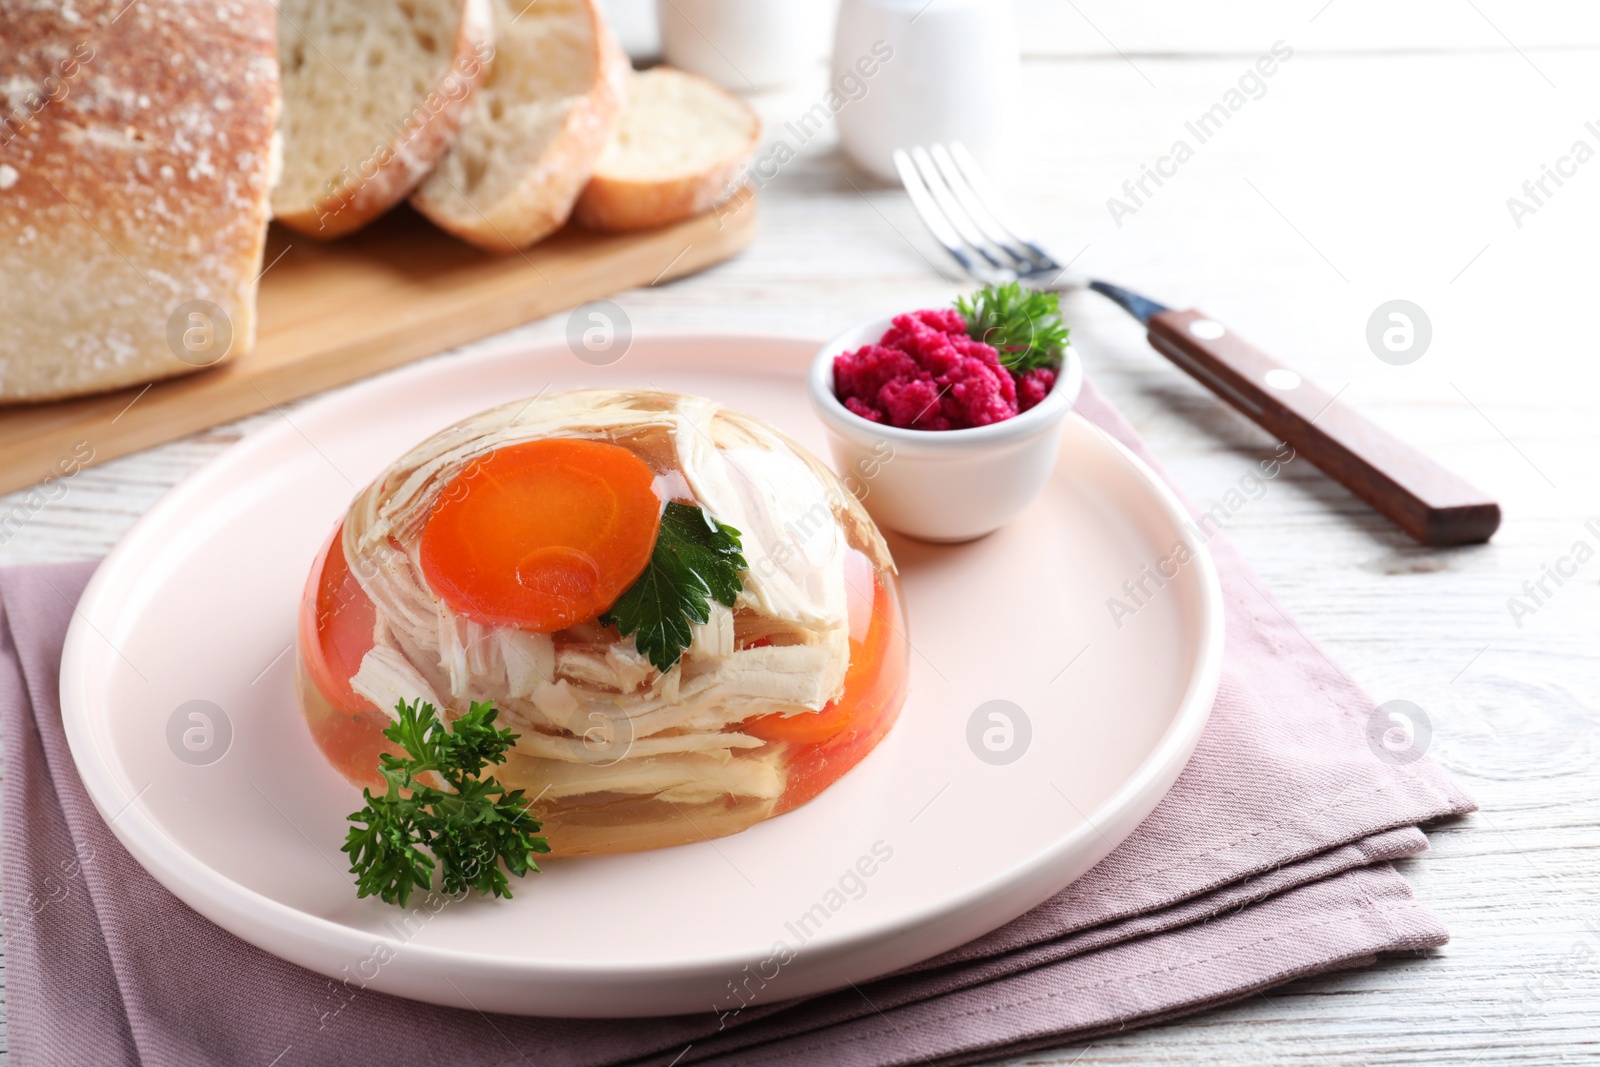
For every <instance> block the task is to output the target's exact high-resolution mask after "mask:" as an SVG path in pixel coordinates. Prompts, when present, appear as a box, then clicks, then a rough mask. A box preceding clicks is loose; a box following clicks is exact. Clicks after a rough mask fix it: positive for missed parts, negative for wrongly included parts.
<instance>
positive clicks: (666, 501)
mask: <svg viewBox="0 0 1600 1067" xmlns="http://www.w3.org/2000/svg"><path fill="white" fill-rule="evenodd" d="M299 653H300V657H299V658H300V663H299V685H300V695H301V703H302V707H303V710H304V712H305V717H306V721H307V722H308V723H309V724H310V727H311V732H312V735H313V736H314V737H315V739H316V742H317V744H318V745H319V746H320V747H321V749H322V751H323V753H324V754H325V755H326V756H327V758H328V760H329V761H330V762H331V763H332V764H333V765H334V767H336V768H337V769H338V770H339V771H340V772H341V773H342V774H344V776H345V777H346V778H348V779H349V780H350V781H352V782H354V783H356V784H358V785H372V786H374V787H377V786H379V785H381V780H380V779H379V777H378V774H377V768H378V759H379V755H380V753H382V752H386V751H395V749H394V747H393V746H392V745H391V744H390V742H389V741H388V740H387V739H386V738H385V737H384V736H383V734H382V731H383V730H384V728H386V727H388V726H389V725H390V723H391V721H392V716H393V715H394V709H395V707H396V705H397V703H398V702H400V701H406V702H410V701H415V700H421V701H426V702H427V703H429V704H432V705H434V706H435V707H436V708H438V709H441V711H442V714H443V716H444V718H445V719H447V720H448V719H450V718H452V717H453V716H456V715H460V714H462V713H464V712H465V711H466V710H467V709H468V708H469V706H470V705H471V703H472V702H474V701H491V702H493V703H494V704H495V705H496V707H498V708H499V709H500V719H499V724H500V725H501V726H506V727H510V728H511V729H514V730H515V731H516V732H517V734H518V735H519V736H518V739H517V741H516V743H515V747H514V748H513V750H512V751H511V752H510V753H509V755H508V757H507V759H506V762H505V763H504V764H503V765H500V766H497V767H496V768H495V769H494V774H495V777H496V778H497V779H498V780H499V781H500V782H501V783H503V784H505V785H507V786H510V787H518V788H522V789H524V790H525V791H526V796H527V797H528V798H530V799H531V800H532V805H531V813H532V814H533V815H534V817H536V818H538V819H539V820H540V821H542V822H543V823H544V829H543V833H544V835H545V836H546V837H547V838H548V840H549V843H550V846H551V848H552V850H553V851H554V853H555V854H557V855H579V854H585V853H597V852H623V851H633V850H637V849H647V848H659V847H663V846H667V845H674V844H680V843H683V842H687V841H695V840H700V839H702V838H704V837H715V836H721V835H724V834H730V833H734V832H737V831H739V830H743V829H745V828H746V827H748V826H750V825H752V824H754V823H756V822H759V821H761V820H763V819H767V818H770V817H772V816H774V815H778V814H781V813H783V812H785V811H788V810H790V809H792V808H794V807H796V806H798V805H800V804H804V803H805V802H806V801H808V800H810V799H812V798H813V797H815V796H816V795H817V794H818V793H820V792H821V791H822V790H823V789H825V788H827V787H828V786H829V785H830V784H832V783H833V782H834V781H835V780H837V779H838V778H839V777H840V776H841V775H842V774H844V773H845V772H846V771H847V770H849V769H850V768H851V767H853V766H854V765H855V764H856V763H857V762H859V761H860V760H861V758H862V757H863V756H865V755H866V754H867V753H868V752H869V751H870V750H871V749H872V748H873V746H875V745H876V744H877V743H878V741H879V740H880V739H881V738H882V737H883V736H884V734H885V733H887V731H888V730H889V728H890V727H891V726H892V725H893V723H894V720H895V717H896V716H897V715H898V713H899V710H900V705H901V703H902V701H903V699H904V695H905V685H906V674H907V644H906V639H905V627H904V620H903V614H902V607H901V601H900V594H899V589H898V586H897V584H896V574H895V569H894V563H893V561H892V560H891V559H890V556H889V552H888V549H887V547H886V546H885V544H884V542H883V538H882V536H881V535H880V534H879V532H878V530H877V528H876V527H875V526H874V525H873V523H872V520H871V519H870V518H868V516H867V514H866V512H865V511H864V510H863V509H862V507H861V505H860V503H859V502H858V501H857V500H856V498H855V497H854V496H853V495H851V494H850V493H849V492H847V491H846V490H845V489H844V488H843V487H842V486H841V485H840V483H839V481H838V479H837V478H835V476H834V475H833V474H832V472H830V471H829V470H828V469H827V468H826V467H824V466H822V464H821V463H819V462H818V461H817V460H816V459H814V458H813V457H812V456H811V455H809V454H808V453H807V452H805V451H804V450H803V449H802V448H800V447H799V446H798V445H796V444H795V443H794V442H792V441H791V440H789V439H788V438H787V437H785V436H784V435H783V434H781V433H779V432H778V431H777V430H775V429H774V428H772V427H771V426H769V425H767V424H766V423H763V422H761V421H760V420H758V419H754V418H752V417H750V416H747V415H743V414H740V413H739V412H736V411H732V410H729V409H727V408H724V407H721V406H720V405H717V404H715V403H713V402H711V401H709V400H704V399H701V398H698V397H691V396H681V395H677V394H671V393H662V392H654V391H625V390H613V389H589V390H577V391H573V392H567V393H560V394H553V395H544V396H541V397H538V398H535V399H533V400H531V401H527V400H524V401H517V402H515V403H512V404H507V405H505V406H503V407H499V408H495V409H493V410H491V411H486V412H484V413H482V414H480V415H476V416H474V417H472V418H470V419H467V420H465V421H464V422H461V423H459V424H457V425H455V426H453V427H451V428H449V429H447V430H445V431H443V432H441V433H439V434H437V435H435V436H434V437H432V438H429V439H428V440H427V441H425V442H423V443H422V444H420V445H418V446H417V447H416V448H414V449H412V451H411V452H410V453H408V454H407V455H405V456H403V457H402V458H401V459H400V460H398V461H397V462H395V463H394V464H393V465H392V466H391V467H390V468H389V469H388V470H387V471H385V472H384V473H383V474H382V475H380V476H379V477H378V478H377V480H375V481H374V482H373V483H372V484H371V485H370V486H368V487H367V488H366V489H365V490H363V491H362V492H361V493H360V494H359V495H358V496H357V497H356V499H355V501H354V503H353V504H352V505H351V507H350V510H349V512H348V513H347V514H346V516H345V518H344V520H343V521H342V522H341V523H340V525H339V527H338V528H337V529H336V530H335V531H334V532H333V535H332V537H331V538H330V540H329V541H328V543H327V545H326V547H325V548H324V549H323V551H322V553H321V555H320V556H319V558H318V560H317V562H316V565H315V566H314V568H313V570H312V574H311V578H310V581H309V583H308V584H307V588H306V593H305V599H304V602H303V606H302V611H301V620H300V648H299Z"/></svg>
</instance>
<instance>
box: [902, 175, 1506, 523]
mask: <svg viewBox="0 0 1600 1067" xmlns="http://www.w3.org/2000/svg"><path fill="white" fill-rule="evenodd" d="M894 162H895V168H896V169H897V170H898V171H899V173H900V180H901V182H902V183H903V184H904V185H905V189H906V193H907V194H908V195H909V196H910V198H911V203H912V206H913V207H915V208H916V211H917V214H918V215H919V216H921V218H922V222H923V224H924V225H926V226H927V227H928V230H929V232H931V233H932V234H933V236H934V239H935V240H937V241H938V242H939V243H940V244H941V245H943V246H944V249H945V251H947V252H948V253H950V256H951V258H952V259H954V260H955V261H956V262H957V263H959V264H960V265H961V268H962V269H963V270H964V271H966V272H967V273H968V274H969V275H971V276H972V277H974V278H976V279H978V280H979V281H981V282H984V283H985V284H996V283H1003V282H1019V283H1021V284H1022V285H1024V286H1026V287H1028V288H1032V289H1039V290H1044V291H1047V292H1065V291H1068V290H1072V289H1079V288H1089V289H1093V290H1094V291H1095V292H1097V293H1100V294H1102V295H1103V296H1106V297H1108V298H1110V299H1111V300H1112V301H1114V302H1115V303H1116V304H1118V305H1119V306H1120V307H1122V308H1123V309H1124V310H1125V311H1127V312H1128V313H1129V314H1131V315H1133V317H1134V318H1136V319H1138V320H1139V321H1140V322H1141V323H1143V324H1144V326H1145V328H1146V330H1147V331H1148V333H1147V338H1148V340H1149V342H1150V345H1151V347H1153V348H1155V350H1156V351H1158V352H1160V353H1161V354H1162V355H1164V356H1166V357H1167V358H1168V359H1170V360H1171V361H1172V362H1173V363H1176V364H1177V365H1178V366H1179V367H1181V368H1182V369H1183V370H1185V371H1187V372H1188V373H1189V374H1190V375H1191V376H1192V377H1194V378H1195V379H1196V380H1198V381H1199V382H1200V383H1201V384H1202V385H1204V386H1206V388H1208V389H1210V390H1211V391H1212V392H1213V393H1216V394H1217V395H1218V396H1220V397H1221V398H1222V399H1223V400H1226V401H1227V402H1228V403H1229V404H1231V405H1233V406H1234V407H1235V408H1237V409H1238V410H1239V411H1240V412H1241V413H1243V414H1244V415H1245V416H1246V417H1247V418H1249V419H1250V420H1251V421H1253V422H1255V423H1256V424H1257V425H1259V426H1262V427H1263V428H1265V429H1266V430H1267V432H1268V433H1271V434H1272V435H1274V436H1275V437H1277V438H1279V439H1280V440H1282V441H1283V442H1284V443H1285V444H1287V445H1289V446H1290V447H1291V448H1293V449H1294V450H1295V453H1296V454H1298V455H1303V456H1305V457H1306V458H1307V459H1309V460H1310V461H1311V462H1312V463H1314V464H1315V465H1316V466H1318V467H1319V468H1321V469H1322V471H1323V472H1324V473H1326V474H1327V475H1329V476H1330V477H1332V478H1333V479H1334V480H1335V481H1337V482H1339V483H1340V484H1342V485H1344V486H1345V487H1346V488H1347V489H1349V490H1350V491H1351V492H1353V493H1354V494H1355V495H1356V496H1358V497H1360V498H1361V499H1362V500H1364V501H1366V502H1367V503H1368V504H1370V505H1371V506H1372V507H1373V508H1375V509H1376V510H1377V511H1378V512H1380V513H1381V514H1383V515H1384V516H1386V517H1387V518H1389V519H1390V520H1391V521H1393V522H1394V523H1395V524H1396V525H1397V526H1399V527H1400V528H1401V529H1402V530H1404V531H1405V532H1406V533H1407V534H1409V535H1410V536H1411V537H1412V538H1414V539H1415V540H1417V541H1419V542H1421V543H1422V544H1425V545H1457V544H1470V543H1473V542H1478V541H1487V540H1488V539H1489V538H1490V537H1491V536H1492V535H1493V534H1494V532H1495V530H1496V529H1498V528H1499V526H1500V505H1499V504H1497V503H1495V501H1494V500H1493V499H1492V498H1491V497H1489V496H1487V495H1486V494H1484V493H1482V492H1481V491H1479V490H1478V489H1476V488H1474V487H1473V486H1472V485H1471V484H1470V483H1469V482H1467V481H1465V480H1464V479H1462V478H1461V477H1459V476H1458V475H1456V474H1454V473H1452V472H1451V471H1449V470H1447V469H1445V468H1444V467H1443V466H1441V465H1439V464H1438V463H1436V462H1435V461H1434V460H1432V459H1430V458H1429V457H1428V456H1427V455H1425V454H1423V453H1422V452H1421V451H1419V450H1417V449H1416V448H1414V447H1412V446H1411V445H1408V444H1406V443H1405V442H1404V441H1402V440H1401V439H1400V438H1398V437H1396V436H1394V435H1393V434H1391V433H1389V432H1388V431H1387V430H1384V429H1382V428H1380V427H1379V426H1377V425H1376V424H1374V423H1372V422H1369V421H1367V419H1365V418H1364V417H1362V416H1361V415H1360V414H1359V413H1357V412H1356V411H1355V409H1354V408H1351V407H1348V406H1346V405H1343V404H1340V403H1339V402H1338V398H1337V394H1329V393H1327V392H1326V391H1324V390H1323V389H1321V388H1319V387H1318V386H1316V385H1315V384H1313V383H1312V382H1310V381H1309V380H1307V379H1306V378H1303V377H1301V375H1300V374H1299V373H1298V372H1297V371H1295V370H1293V369H1291V368H1290V367H1287V366H1285V365H1284V364H1282V363H1279V362H1278V361H1277V360H1275V359H1273V358H1272V357H1271V356H1269V355H1267V354H1266V353H1265V352H1263V351H1261V350H1260V349H1258V348H1256V347H1255V346H1253V345H1251V344H1250V343H1249V342H1247V341H1245V340H1243V339H1242V338H1240V337H1239V336H1237V335H1236V334H1234V333H1233V332H1232V331H1230V330H1229V329H1228V328H1227V327H1225V326H1223V325H1222V324H1221V323H1220V322H1217V321H1216V320H1215V319H1212V318H1210V317H1209V316H1207V315H1205V314H1203V313H1201V312H1199V311H1195V310H1188V311H1174V310H1172V309H1171V308H1168V307H1166V306H1164V305H1162V304H1159V303H1157V302H1156V301H1154V300H1151V299H1150V298H1149V297H1145V296H1141V295H1140V294H1138V293H1135V292H1132V291H1131V290H1128V289H1124V288H1122V287H1121V286H1117V285H1112V284H1110V283H1109V282H1103V281H1097V280H1091V279H1083V278H1079V277H1076V276H1073V275H1070V274H1069V273H1068V272H1067V267H1066V266H1064V265H1063V264H1062V263H1061V262H1060V261H1059V260H1057V259H1056V258H1055V257H1054V256H1052V255H1050V254H1049V253H1048V252H1046V251H1045V250H1044V248H1043V246H1042V245H1040V244H1039V243H1038V242H1037V241H1034V240H1032V239H1030V238H1027V237H1024V236H1021V235H1022V233H1023V229H1022V227H1020V226H1018V225H1017V223H1016V222H1015V221H1014V219H1015V216H1014V215H1013V214H1012V212H1011V208H1010V207H1009V205H1008V204H1007V203H1006V200H1005V198H1004V197H1003V196H1002V195H1001V194H1000V192H999V190H998V189H997V188H996V186H995V184H994V182H993V181H991V180H990V178H989V176H988V175H987V174H986V173H985V172H984V170H983V168H982V167H980V166H979V165H978V162H977V160H975V159H974V158H973V157H972V154H971V153H970V152H968V151H967V149H966V148H965V147H964V146H963V145H961V144H960V143H953V144H951V145H949V146H945V145H941V144H935V145H931V146H928V147H920V146H919V147H916V148H913V149H911V150H910V151H909V152H907V151H905V150H903V149H897V150H896V151H895V153H894Z"/></svg>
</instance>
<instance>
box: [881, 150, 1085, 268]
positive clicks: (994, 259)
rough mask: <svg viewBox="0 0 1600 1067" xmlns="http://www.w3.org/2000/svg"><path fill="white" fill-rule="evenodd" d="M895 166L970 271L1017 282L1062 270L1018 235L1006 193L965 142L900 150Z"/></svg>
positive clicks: (921, 211)
mask: <svg viewBox="0 0 1600 1067" xmlns="http://www.w3.org/2000/svg"><path fill="white" fill-rule="evenodd" d="M894 164H895V169H896V170H898V171H899V172H900V181H901V182H902V183H903V184H904V185H905V187H906V193H907V194H908V195H909V196H910V197H911V203H912V206H913V207H915V208H916V209H917V214H918V215H919V216H920V217H921V218H922V222H923V224H924V225H925V226H927V227H928V230H929V231H930V232H931V233H932V234H933V236H934V238H935V239H936V240H937V241H938V242H939V243H940V244H941V245H943V246H944V248H945V251H947V252H949V253H950V255H951V257H952V258H954V259H955V261H956V262H957V263H959V264H961V267H962V269H963V270H965V271H966V272H967V273H968V274H971V275H973V276H974V277H976V278H978V279H980V280H983V281H995V280H998V281H1015V280H1018V279H1022V280H1026V279H1030V278H1033V277H1035V276H1037V275H1042V274H1055V273H1057V272H1059V271H1060V270H1061V269H1062V268H1061V265H1060V264H1059V263H1057V262H1056V261H1055V260H1054V259H1052V258H1051V257H1050V256H1049V255H1048V254H1046V253H1045V251H1044V250H1043V249H1041V248H1040V247H1039V246H1038V245H1037V244H1036V243H1035V242H1033V241H1030V240H1029V239H1027V238H1026V237H1022V236H1020V235H1019V233H1018V227H1017V226H1016V224H1015V223H1014V222H1012V218H1013V217H1014V216H1013V215H1012V213H1011V210H1010V208H1009V207H1008V206H1007V205H1006V201H1005V197H1004V196H1003V195H1001V193H1000V191H999V189H998V188H996V187H995V184H994V182H992V181H991V180H990V179H989V176H988V175H987V174H985V173H984V171H983V168H982V167H981V166H979V165H978V161H977V160H976V159H974V158H973V157H972V153H970V152H968V151H967V148H966V146H965V145H963V144H962V143H961V142H959V141H956V142H953V143H951V144H950V145H949V146H948V147H946V146H945V145H942V144H935V145H930V146H928V147H926V148H925V147H923V146H921V145H918V146H917V147H915V148H913V149H911V151H909V152H907V151H906V150H904V149H896V150H895V153H894Z"/></svg>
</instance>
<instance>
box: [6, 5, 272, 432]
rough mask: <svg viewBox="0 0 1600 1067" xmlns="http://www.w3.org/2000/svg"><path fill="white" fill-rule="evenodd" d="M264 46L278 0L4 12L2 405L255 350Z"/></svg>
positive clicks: (264, 134) (266, 146)
mask: <svg viewBox="0 0 1600 1067" xmlns="http://www.w3.org/2000/svg"><path fill="white" fill-rule="evenodd" d="M275 40H276V16H275V12H274V9H273V6H272V4H271V2H270V0H161V2H159V3H156V2H145V3H135V4H129V3H128V0H74V2H72V3H67V4H54V3H50V4H44V3H37V2H32V0H0V401H17V400H46V399H51V398H55V397H64V396H72V395H77V394H81V393H89V392H96V391H99V390H106V389H114V388H117V387H119V386H124V385H130V384H134V383H138V382H144V381H149V380H151V379H154V378H162V377H166V376H169V375H173V374H179V373H183V372H186V371H191V370H194V369H196V368H197V367H200V366H206V365H209V364H212V363H215V362H218V361H219V360H221V359H224V358H227V357H228V356H232V355H237V354H238V353H240V352H242V351H244V350H246V349H248V348H249V347H250V346H251V344H252V342H253V340H254V336H255V292H256V281H257V276H258V275H259V273H260V271H261V261H262V257H261V253H262V244H263V241H264V239H265V233H266V226H267V217H268V203H269V195H270V186H271V169H272V151H271V146H272V140H273V119H274V115H275V113H276V110H277V102H278V64H277V59H276V48H275Z"/></svg>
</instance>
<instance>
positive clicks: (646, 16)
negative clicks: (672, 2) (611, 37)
mask: <svg viewBox="0 0 1600 1067" xmlns="http://www.w3.org/2000/svg"><path fill="white" fill-rule="evenodd" d="M600 7H601V8H602V9H604V11H605V13H606V18H607V19H608V20H609V21H610V22H611V32H612V33H614V34H616V37H617V43H618V44H620V45H621V46H622V50H623V51H624V52H626V53H628V57H629V58H630V59H654V58H655V57H656V56H659V55H660V54H661V28H660V26H659V24H658V23H657V21H656V0H600Z"/></svg>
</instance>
